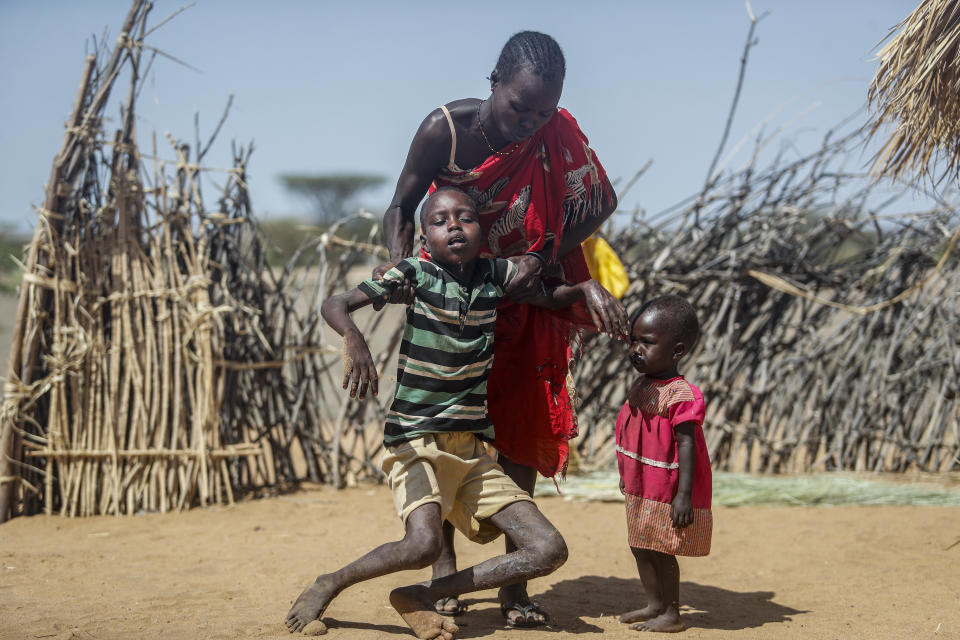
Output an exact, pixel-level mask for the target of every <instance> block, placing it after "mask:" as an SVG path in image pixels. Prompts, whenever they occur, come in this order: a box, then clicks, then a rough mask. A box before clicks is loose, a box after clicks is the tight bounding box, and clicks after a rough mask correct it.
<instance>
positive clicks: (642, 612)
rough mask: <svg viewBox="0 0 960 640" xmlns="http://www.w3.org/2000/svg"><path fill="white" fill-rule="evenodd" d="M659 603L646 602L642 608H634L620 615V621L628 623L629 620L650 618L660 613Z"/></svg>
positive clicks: (635, 620) (638, 620)
mask: <svg viewBox="0 0 960 640" xmlns="http://www.w3.org/2000/svg"><path fill="white" fill-rule="evenodd" d="M660 609H661V607H660V605H653V604H648V605H647V606H645V607H644V608H643V609H636V610H634V611H628V612H627V613H625V614H623V615H622V616H620V622H624V623H630V622H644V621H646V620H652V619H653V618H656V617H657V616H658V615H660Z"/></svg>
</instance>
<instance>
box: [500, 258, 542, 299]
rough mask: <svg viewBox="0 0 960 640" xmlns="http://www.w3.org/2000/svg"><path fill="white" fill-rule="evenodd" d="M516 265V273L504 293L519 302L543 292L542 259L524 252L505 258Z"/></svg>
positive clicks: (533, 297)
mask: <svg viewBox="0 0 960 640" xmlns="http://www.w3.org/2000/svg"><path fill="white" fill-rule="evenodd" d="M507 259H508V260H510V262H512V263H514V264H515V265H517V275H515V276H514V277H513V280H511V281H510V285H509V286H508V287H507V290H506V294H507V295H508V296H510V298H511V299H512V300H513V301H514V302H519V303H521V304H523V303H528V302H530V301H531V300H534V299H536V298H537V297H538V296H540V295H541V294H542V293H543V282H542V280H541V278H542V276H543V261H542V260H540V258H537V257H536V256H533V255H530V254H524V255H522V256H511V257H510V258H507Z"/></svg>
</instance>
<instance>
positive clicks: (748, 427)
mask: <svg viewBox="0 0 960 640" xmlns="http://www.w3.org/2000/svg"><path fill="white" fill-rule="evenodd" d="M862 139H863V132H861V131H855V132H852V133H850V134H849V135H847V136H844V137H843V138H842V139H839V140H837V141H835V142H832V141H830V140H829V137H828V139H827V141H825V143H824V145H823V147H822V148H821V149H820V150H818V151H817V152H816V153H814V154H812V155H810V156H809V157H806V158H801V159H799V160H797V161H794V162H792V163H790V164H787V165H782V166H781V165H779V164H778V163H775V164H774V165H773V166H771V167H768V168H765V169H760V168H758V167H756V166H753V165H750V166H748V167H746V168H744V169H743V170H742V171H740V172H738V173H735V174H733V175H730V176H728V177H727V178H725V179H724V180H722V181H718V182H716V183H714V184H712V185H710V186H709V188H708V189H707V190H705V191H704V193H702V194H701V197H700V198H698V199H695V200H694V201H692V202H691V203H690V204H689V205H687V206H686V207H682V208H679V209H677V210H674V211H668V212H666V213H665V214H663V215H661V216H660V217H659V218H658V217H654V218H653V219H644V218H642V217H640V216H635V217H634V220H633V221H632V223H631V224H630V225H626V226H624V227H622V228H621V229H620V230H618V231H616V232H614V233H613V234H612V238H611V242H612V244H613V246H614V247H615V248H616V249H618V250H619V251H620V253H621V254H622V255H624V256H626V257H627V260H626V262H627V264H628V266H629V271H630V275H631V277H632V279H633V283H632V285H631V288H630V291H629V292H628V294H627V296H626V298H625V301H626V303H627V305H628V307H630V308H636V307H637V306H639V304H640V303H641V301H642V300H643V299H646V298H649V297H652V296H654V295H657V294H660V293H677V294H679V295H682V296H685V297H687V298H688V299H689V300H691V302H693V303H694V304H695V306H696V307H697V308H698V310H699V314H700V318H701V323H702V327H703V336H702V338H701V341H700V344H699V347H698V349H697V350H696V351H695V353H694V354H693V356H692V357H691V358H690V361H689V362H687V363H686V365H685V368H684V371H685V372H686V373H687V374H688V378H689V379H691V380H692V381H694V382H695V383H696V384H698V385H699V386H701V388H702V389H703V391H704V395H705V396H706V397H707V399H708V412H707V420H706V424H705V432H706V436H707V442H708V449H709V452H710V455H711V458H712V460H713V463H714V465H715V466H716V467H717V468H720V469H724V470H731V471H762V472H784V471H818V470H839V469H850V470H870V471H904V470H907V469H915V470H921V471H951V470H957V469H960V402H958V395H960V334H958V332H957V327H958V326H960V266H958V264H960V261H958V259H957V255H956V251H955V249H956V243H957V239H958V236H960V217H958V215H957V212H956V209H955V208H954V207H952V206H948V205H944V206H943V207H941V208H937V209H935V210H932V211H926V212H922V213H917V214H913V215H904V216H891V217H889V218H886V219H885V218H884V216H883V215H882V211H880V210H879V209H878V208H877V206H876V205H873V204H871V203H872V202H874V201H875V200H876V198H871V197H870V196H871V192H872V189H873V188H874V186H873V185H872V183H870V182H869V180H866V179H864V178H865V177H863V176H858V175H854V174H852V173H847V172H845V171H844V170H843V168H842V164H843V161H844V160H845V159H846V158H848V157H851V156H852V155H854V154H855V153H856V152H857V150H858V149H860V148H861V144H862ZM856 185H860V187H859V188H857V187H856ZM889 204H892V203H888V206H889ZM697 216H700V220H699V222H698V221H697ZM671 222H672V223H673V224H676V225H677V226H675V227H670V226H668V225H669V224H670V223H671ZM624 355H625V349H624V348H623V347H622V345H617V344H613V343H610V342H609V341H608V340H605V339H603V338H595V337H593V338H588V339H587V340H586V341H585V345H584V348H583V357H582V359H581V362H580V364H579V366H578V371H577V375H576V378H577V380H578V381H579V383H580V388H579V394H580V398H581V407H580V424H581V430H582V432H583V433H582V437H581V439H580V440H579V441H578V443H577V447H578V453H579V454H580V458H581V459H582V460H583V461H584V463H585V464H591V465H595V466H603V465H607V464H611V463H612V460H613V457H614V455H615V454H614V452H613V446H612V441H613V437H614V433H613V423H614V421H615V419H616V412H617V410H618V409H619V405H620V403H621V402H622V400H623V397H624V390H625V388H626V385H627V384H629V381H630V380H631V374H630V373H629V367H628V366H626V363H625V359H624Z"/></svg>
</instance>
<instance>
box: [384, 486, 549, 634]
mask: <svg viewBox="0 0 960 640" xmlns="http://www.w3.org/2000/svg"><path fill="white" fill-rule="evenodd" d="M489 522H490V523H492V524H493V525H494V526H495V527H497V528H498V529H500V531H502V532H503V533H504V534H505V535H506V536H507V537H508V538H510V540H511V541H512V542H513V544H514V545H516V548H517V550H516V551H514V552H512V553H508V554H504V555H501V556H496V557H494V558H490V559H489V560H485V561H484V562H481V563H480V564H478V565H475V566H473V567H470V568H467V569H462V570H460V571H458V572H456V573H454V574H452V575H449V576H445V577H442V578H437V579H434V580H429V581H427V582H423V583H420V584H416V585H411V586H408V587H401V588H399V589H394V590H393V592H391V593H390V604H392V605H393V607H394V608H395V609H396V610H397V612H398V613H400V615H401V616H402V617H403V619H404V620H405V621H406V622H407V624H408V625H410V628H411V629H413V631H414V633H415V634H417V637H419V638H433V637H435V636H432V635H428V634H429V633H431V632H432V628H427V627H426V626H425V625H423V624H422V621H423V620H426V619H428V616H429V615H430V614H433V616H436V615H437V614H436V613H435V612H434V610H433V603H434V602H436V601H437V599H438V598H441V597H443V596H449V595H454V594H464V593H472V592H474V591H482V590H483V589H492V588H494V587H502V586H506V585H511V584H517V583H520V582H523V581H525V580H529V579H532V578H536V577H539V576H544V575H547V574H548V573H551V572H553V571H555V570H556V569H557V568H559V567H560V565H562V564H563V563H564V562H565V561H566V559H567V545H566V543H565V542H564V541H563V537H562V536H561V535H560V532H559V531H557V530H556V528H554V526H553V525H552V524H550V521H549V520H547V519H546V518H545V517H544V515H543V514H542V513H540V511H539V510H538V509H537V507H536V505H535V504H534V503H532V502H528V501H526V500H521V501H518V502H513V503H511V504H509V505H507V506H506V507H504V508H503V509H501V510H500V511H499V512H497V513H496V514H495V515H493V516H491V517H490V518H489Z"/></svg>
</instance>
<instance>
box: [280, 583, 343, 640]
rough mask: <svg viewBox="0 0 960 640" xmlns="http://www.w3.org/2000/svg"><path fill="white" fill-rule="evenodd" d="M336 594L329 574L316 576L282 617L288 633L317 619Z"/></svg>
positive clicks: (300, 629) (299, 629) (301, 628)
mask: <svg viewBox="0 0 960 640" xmlns="http://www.w3.org/2000/svg"><path fill="white" fill-rule="evenodd" d="M336 595H337V592H336V590H335V589H334V585H333V581H332V580H331V579H330V576H329V575H325V576H320V577H319V578H317V580H316V581H315V582H314V583H313V584H312V585H310V586H309V587H307V588H306V589H304V591H303V593H301V594H300V597H299V598H297V601H296V602H294V603H293V606H292V607H290V611H289V612H288V613H287V617H286V618H285V619H284V623H285V624H286V625H287V630H289V631H290V633H296V632H297V631H302V630H303V628H304V627H305V626H307V625H308V624H309V623H311V622H313V621H314V620H319V619H320V616H322V615H323V612H324V610H326V608H327V605H329V604H330V601H331V600H333V598H334V596H336Z"/></svg>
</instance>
